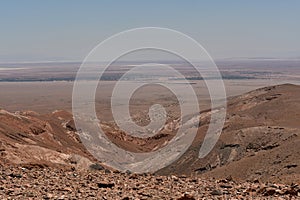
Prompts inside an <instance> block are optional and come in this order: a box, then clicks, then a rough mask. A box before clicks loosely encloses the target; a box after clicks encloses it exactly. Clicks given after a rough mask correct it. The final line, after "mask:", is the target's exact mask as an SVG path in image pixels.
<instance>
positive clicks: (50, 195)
mask: <svg viewBox="0 0 300 200" xmlns="http://www.w3.org/2000/svg"><path fill="white" fill-rule="evenodd" d="M0 199H124V200H125V199H128V200H129V199H182V200H183V199H185V200H192V199H300V187H299V185H297V184H292V185H283V184H263V183H250V182H245V183H236V182H235V181H233V180H230V178H229V179H224V180H203V179H201V178H199V177H185V176H179V177H178V176H156V175H151V174H132V173H130V172H128V173H120V172H111V171H109V170H97V171H96V170H95V171H76V170H74V169H62V168H49V167H45V168H42V167H37V166H30V167H28V166H27V167H21V166H14V167H12V166H10V167H8V166H6V167H3V166H2V167H0Z"/></svg>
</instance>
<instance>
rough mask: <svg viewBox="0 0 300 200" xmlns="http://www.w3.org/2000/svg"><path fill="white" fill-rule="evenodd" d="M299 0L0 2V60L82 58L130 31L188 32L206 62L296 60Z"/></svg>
mask: <svg viewBox="0 0 300 200" xmlns="http://www.w3.org/2000/svg"><path fill="white" fill-rule="evenodd" d="M299 22H300V1H298V0H287V1H276V0H263V1H262V0H252V1H238V0H236V1H230V0H228V1H215V0H211V1H200V0H198V1H193V0H187V1H183V0H181V1H176V0H164V1H158V0H151V1H145V0H127V1H121V0H120V1H114V0H102V1H100V0H97V1H96V0H95V1H93V0H87V1H79V0H78V1H77V0H49V1H40V0H26V1H18V0H0V31H1V33H0V62H23V61H24V62H26V61H35V62H36V61H82V60H83V59H84V58H85V56H86V55H87V54H88V53H89V52H90V51H91V50H92V49H93V48H94V47H95V46H96V45H97V44H99V43H100V42H101V41H103V40H105V39H106V38H108V37H110V36H111V35H114V34H116V33H118V32H121V31H124V30H127V29H132V28H138V27H149V26H151V27H153V26H154V27H164V28H170V29H174V30H177V31H180V32H182V33H185V34H187V35H189V36H190V37H192V38H194V39H195V40H196V41H197V42H199V43H200V44H201V45H202V46H203V47H204V48H205V49H206V50H207V51H208V52H209V54H210V55H211V56H212V57H213V58H214V59H222V58H253V57H271V58H300V38H299V36H300V26H299V24H300V23H299Z"/></svg>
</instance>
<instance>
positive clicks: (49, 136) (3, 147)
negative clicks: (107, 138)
mask: <svg viewBox="0 0 300 200" xmlns="http://www.w3.org/2000/svg"><path fill="white" fill-rule="evenodd" d="M0 154H1V157H0V163H2V164H3V163H6V164H8V163H10V164H28V165H45V166H69V167H70V166H73V167H77V168H87V167H89V165H91V164H93V163H92V161H94V160H93V158H92V156H90V155H89V154H88V152H87V151H86V150H85V148H84V147H83V145H81V143H80V139H79V137H78V135H77V134H76V132H75V128H74V124H73V121H72V115H71V114H69V113H67V112H64V111H55V112H53V113H51V114H48V115H39V114H38V113H35V112H17V113H10V112H7V111H5V110H0Z"/></svg>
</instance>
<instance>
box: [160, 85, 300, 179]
mask: <svg viewBox="0 0 300 200" xmlns="http://www.w3.org/2000/svg"><path fill="white" fill-rule="evenodd" d="M209 113H210V111H208V112H206V113H202V114H201V115H202V116H205V115H206V116H207V117H202V118H201V124H200V129H199V133H198V135H197V138H196V139H195V141H194V143H193V145H192V146H191V148H190V149H189V150H188V151H187V152H186V153H185V154H184V155H183V156H182V157H181V159H179V160H178V161H177V162H175V163H173V164H172V165H171V166H168V167H167V168H165V169H162V170H161V171H160V172H159V173H160V174H169V173H176V174H182V173H183V174H191V173H192V174H193V173H194V174H198V175H201V176H202V177H215V178H226V177H232V178H233V179H235V180H242V181H245V180H251V181H254V180H259V181H263V182H266V181H284V182H289V183H291V182H299V181H300V148H299V147H300V86H295V85H289V84H286V85H279V86H272V87H267V88H262V89H258V90H255V91H252V92H249V93H247V94H244V95H241V96H238V97H233V98H230V99H229V100H228V107H227V119H226V122H225V126H224V128H223V131H222V134H221V137H220V139H219V141H218V143H217V145H216V146H215V148H214V149H213V151H212V152H211V153H210V154H209V155H208V156H207V157H206V158H204V159H198V158H197V154H198V151H199V147H200V145H201V141H202V140H203V137H204V135H205V132H206V130H207V126H208V123H209Z"/></svg>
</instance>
